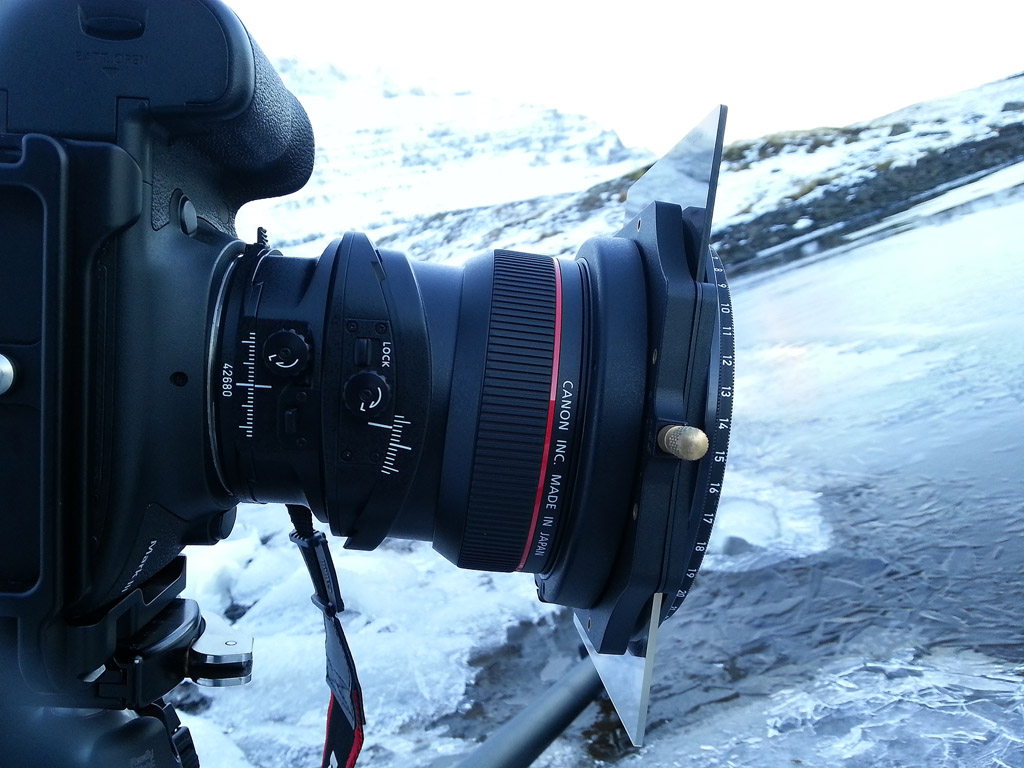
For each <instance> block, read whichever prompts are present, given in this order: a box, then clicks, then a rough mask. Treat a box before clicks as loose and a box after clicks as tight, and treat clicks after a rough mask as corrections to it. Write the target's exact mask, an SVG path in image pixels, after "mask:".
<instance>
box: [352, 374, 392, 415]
mask: <svg viewBox="0 0 1024 768" xmlns="http://www.w3.org/2000/svg"><path fill="white" fill-rule="evenodd" d="M342 398H343V399H344V401H345V405H346V406H347V407H348V409H349V410H350V411H352V413H354V414H355V415H356V416H358V417H360V418H363V419H369V418H370V417H372V416H376V415H377V414H378V413H380V412H382V411H384V410H385V409H386V408H387V407H388V403H389V402H390V401H391V388H390V387H389V386H388V381H387V379H385V378H384V377H383V376H381V375H380V374H379V373H377V372H376V371H360V372H359V373H357V374H355V375H354V376H352V377H351V378H350V379H349V380H348V381H346V382H345V387H344V389H343V390H342Z"/></svg>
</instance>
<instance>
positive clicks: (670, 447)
mask: <svg viewBox="0 0 1024 768" xmlns="http://www.w3.org/2000/svg"><path fill="white" fill-rule="evenodd" d="M658 447H659V448H661V450H663V451H664V452H665V453H670V454H672V455H673V456H675V457H676V458H677V459H682V460H683V461H700V460H701V459H702V458H704V454H706V453H707V452H708V436H707V435H705V434H704V432H703V430H700V429H698V428H697V427H688V426H683V425H678V424H677V425H672V426H668V427H664V428H663V429H662V430H661V432H659V433H658Z"/></svg>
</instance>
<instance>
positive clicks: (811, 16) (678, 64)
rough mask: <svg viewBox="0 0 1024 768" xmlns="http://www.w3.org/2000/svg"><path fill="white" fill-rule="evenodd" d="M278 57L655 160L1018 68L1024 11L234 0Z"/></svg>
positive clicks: (806, 3) (847, 117)
mask: <svg viewBox="0 0 1024 768" xmlns="http://www.w3.org/2000/svg"><path fill="white" fill-rule="evenodd" d="M229 2H230V4H231V5H232V7H234V8H235V10H236V12H237V13H238V14H239V15H240V16H241V18H242V20H243V21H244V22H245V23H246V25H247V26H248V28H249V30H250V31H251V32H252V34H253V36H254V37H255V38H256V40H257V41H258V42H259V43H260V45H261V46H262V47H263V48H264V50H265V51H266V52H267V53H268V55H269V56H270V58H271V59H272V60H273V59H275V58H277V57H301V58H302V59H303V60H305V61H309V62H313V63H315V62H324V63H331V64H334V65H335V66H336V67H338V68H339V69H341V70H342V71H345V72H348V73H351V74H370V73H376V72H383V73H385V74H387V75H389V76H390V77H393V78H395V80H396V82H398V83H401V84H403V85H405V86H419V87H423V88H425V89H431V90H437V91H452V90H462V89H465V90H472V91H475V92H478V93H488V94H498V95H500V96H501V97H503V98H505V99H508V100H510V101H515V102H528V103H539V104H543V105H548V106H553V107H557V108H559V109H561V110H563V111H575V112H580V113H582V114H587V115H589V116H591V117H593V118H595V119H596V120H597V121H598V122H600V123H602V124H603V125H605V126H606V127H608V128H612V129H615V130H616V131H618V132H619V135H620V136H621V138H622V140H623V141H624V142H625V143H626V144H627V145H634V146H643V147H646V148H648V149H650V150H652V151H654V152H655V153H658V154H661V153H663V152H664V151H665V150H667V149H668V148H669V147H670V146H671V145H672V144H673V143H674V142H675V141H676V140H677V139H678V138H679V137H680V136H681V135H682V134H683V133H685V130H686V129H687V128H688V127H689V126H690V125H692V124H693V123H695V122H696V121H697V120H699V119H700V118H701V117H703V116H704V115H705V114H707V112H708V110H709V109H710V108H711V107H712V106H714V105H715V104H718V103H724V104H727V105H728V106H729V107H730V122H729V134H728V139H729V140H736V139H741V138H753V137H756V136H761V135H764V134H766V133H771V132H775V131H780V130H788V129H798V128H813V127H817V126H820V125H846V124H848V123H850V122H854V121H858V120H868V119H871V118H873V117H877V116H879V115H882V114H885V113H887V112H890V111H893V110H896V109H898V108H900V107H904V106H907V105H908V104H911V103H914V102H917V101H922V100H925V99H930V98H935V97H938V96H943V95H947V94H951V93H954V92H957V91H960V90H963V89H966V88H970V87H973V86H976V85H980V84H981V83H984V82H988V81H991V80H995V79H998V78H1002V77H1006V76H1008V75H1011V74H1015V73H1017V72H1019V71H1021V70H1022V69H1024V60H1022V59H1021V57H1020V30H1021V29H1022V28H1024V5H1020V4H1017V3H1006V2H1002V0H999V1H997V0H977V1H976V2H973V3H971V4H970V5H969V6H965V7H958V8H957V9H956V11H955V12H954V11H953V10H952V9H946V8H943V7H942V6H940V5H930V4H925V3H917V2H906V1H905V0H863V1H861V2H856V3H851V2H847V3H828V2H821V1H820V0H789V1H788V2H786V1H783V2H778V1H777V2H763V1H762V2H750V1H749V0H738V1H737V0H734V1H733V2H712V1H711V0H705V2H700V3H696V2H687V1H685V0H675V1H674V2H665V1H664V0H659V1H657V2H640V3H621V2H620V3H608V2H600V1H598V2H594V1H593V0H516V2H514V3H481V2H479V0H435V2H416V1H415V0H392V1H391V2H378V3H373V2H359V3H353V2H344V1H339V0H288V2H285V3H282V2H280V1H279V0H229Z"/></svg>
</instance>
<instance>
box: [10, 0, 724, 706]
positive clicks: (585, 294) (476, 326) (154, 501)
mask: <svg viewBox="0 0 1024 768" xmlns="http://www.w3.org/2000/svg"><path fill="white" fill-rule="evenodd" d="M720 139H721V137H720V135H719V147H718V152H719V153H720ZM312 163H313V136H312V130H311V128H310V125H309V121H308V118H307V116H306V114H305V112H304V111H303V109H302V107H301V106H300V105H299V103H298V102H297V101H296V99H295V98H294V96H292V94H290V93H289V92H288V91H287V90H286V89H285V87H284V86H283V85H282V83H281V81H280V79H279V78H278V76H277V74H276V73H275V72H274V70H273V67H272V66H271V65H270V64H269V63H268V61H267V60H266V58H265V57H264V55H263V54H262V52H261V51H260V49H259V47H258V46H257V45H256V44H255V42H254V41H252V39H251V38H250V37H249V35H248V34H247V32H246V30H245V28H244V27H243V26H242V24H241V23H240V21H239V20H238V19H237V18H236V17H235V16H234V14H233V13H232V12H231V11H230V10H229V9H227V8H226V7H225V6H223V5H221V4H220V3H219V2H217V0H175V2H163V1H161V2H156V1H155V0H154V1H153V2H145V1H144V0H45V1H42V0H4V2H2V3H0V233H2V246H0V487H2V488H3V489H4V499H3V511H2V513H0V531H2V535H0V690H2V693H0V697H2V699H0V707H2V708H4V710H9V709H11V708H18V707H45V708H52V707H57V708H63V709H85V708H90V709H92V708H98V709H101V710H125V709H127V710H134V711H138V712H142V711H145V710H146V708H147V707H152V706H153V705H154V702H158V703H159V702H160V700H161V697H162V696H164V695H165V694H166V693H167V692H168V691H169V690H170V689H171V688H173V687H174V686H175V685H176V684H177V683H178V682H180V681H181V680H182V679H184V678H185V677H192V678H193V679H202V680H205V681H207V682H214V683H216V682H218V681H220V682H238V681H241V680H244V679H247V677H248V675H249V674H250V665H251V655H248V654H247V653H245V652H242V651H238V652H237V653H231V652H224V651H223V649H221V651H216V652H214V651H208V650H206V649H205V646H204V640H203V637H204V630H205V623H204V620H203V618H202V616H201V614H200V612H199V610H198V607H197V606H196V605H195V603H194V602H192V601H188V600H182V599H181V598H180V597H179V594H180V592H181V590H182V588H183V586H184V579H185V565H184V557H182V556H181V552H182V549H183V548H184V547H185V546H186V545H195V544H214V543H216V542H217V541H219V540H221V539H223V538H224V537H226V536H227V535H228V534H229V532H230V531H231V528H232V525H233V522H234V519H235V508H236V505H237V504H238V503H240V502H284V503H287V504H291V505H295V506H303V507H307V508H308V509H310V510H312V513H313V514H314V515H315V516H316V517H317V518H318V519H319V520H320V521H322V522H323V523H326V524H328V525H329V527H330V530H331V532H332V533H334V534H335V535H337V536H343V537H346V544H345V546H346V547H350V548H359V549H373V548H375V547H376V546H378V545H379V544H380V543H381V541H382V540H383V539H384V538H385V537H389V536H391V537H403V538H411V539H419V540H425V541H431V542H433V545H434V547H435V548H436V549H437V550H438V551H439V552H441V553H442V554H443V555H444V556H445V557H447V558H448V559H449V560H451V561H452V562H453V563H455V564H456V565H458V566H460V567H464V568H477V569H484V570H492V571H515V570H520V571H527V572H530V573H533V574H534V575H535V579H536V583H537V588H538V593H539V596H540V598H541V599H542V600H545V601H548V602H553V603H558V604H561V605H565V606H571V607H573V608H574V609H576V610H577V614H578V616H579V618H580V621H581V624H582V625H583V626H585V631H586V633H587V635H588V637H589V640H590V642H591V643H592V644H593V646H594V648H596V650H598V651H600V652H602V653H612V654H622V653H625V652H627V651H629V650H632V651H633V652H639V653H642V652H643V648H642V646H643V643H644V642H645V638H646V634H645V633H646V627H647V624H648V621H649V613H650V611H651V605H652V600H653V598H654V596H655V595H664V596H665V599H664V602H663V604H662V607H661V609H660V613H659V615H658V621H661V620H664V619H665V618H667V617H668V616H669V615H671V614H672V613H673V612H674V611H675V610H676V608H677V607H678V605H679V603H680V601H681V600H682V598H683V597H685V594H686V592H687V591H688V589H689V586H690V583H691V582H692V580H693V578H694V576H695V574H696V572H697V569H698V567H699V565H700V562H701V559H702V557H703V553H704V551H705V549H706V547H707V542H708V537H709V535H710V530H711V525H712V524H713V521H714V516H715V510H716V507H717V500H718V495H719V493H720V490H721V483H722V478H723V474H724V469H725V460H726V452H727V446H728V435H729V431H730V428H731V418H730V416H731V407H730V404H731V397H732V386H733V377H732V362H733V359H732V323H731V305H730V304H729V301H728V292H727V285H726V282H725V275H724V270H723V269H722V265H721V262H720V261H719V260H718V257H717V255H716V254H715V253H714V251H713V250H712V249H710V248H709V246H708V232H709V227H710V220H709V219H710V209H711V204H710V200H709V202H708V203H707V204H706V205H705V206H703V207H690V208H686V209H685V210H684V209H683V208H681V207H680V206H678V205H673V204H669V203H660V202H659V203H653V204H651V205H650V206H648V207H646V208H644V210H642V211H641V212H640V213H639V214H638V215H637V216H636V217H635V218H634V219H633V220H632V221H630V222H629V223H627V224H626V225H625V226H624V228H623V229H622V230H621V231H620V232H618V233H616V234H614V235H613V236H610V237H606V238H596V239H593V240H590V241H588V242H587V243H585V244H584V245H583V246H582V248H581V249H580V251H579V254H578V255H577V257H576V259H575V260H564V259H553V258H550V257H547V256H540V255H535V254H527V253H518V252H512V251H496V252H495V253H493V254H492V255H488V256H486V257H479V258H477V259H474V260H471V261H470V262H468V263H467V264H466V265H465V267H458V268H456V267H452V266H447V265H444V264H435V263H425V262H417V261H411V260H409V259H407V258H406V257H405V256H403V255H402V254H400V253H397V252H393V251H387V250H382V249H379V248H377V247H375V245H374V244H373V242H372V241H371V240H370V239H369V238H368V237H367V236H365V235H362V234H356V233H349V234H346V235H344V236H343V237H342V238H340V239H339V240H336V241H335V242H333V243H332V244H330V245H329V246H328V247H327V249H326V250H325V251H324V253H323V254H322V255H321V256H320V257H319V258H317V259H304V258H295V257H290V256H287V255H284V254H282V253H280V252H279V251H277V250H274V249H273V248H272V247H271V246H270V244H269V241H268V238H267V237H266V233H265V232H262V231H261V232H260V233H258V235H257V236H256V237H255V238H254V242H251V243H247V242H245V241H243V240H241V239H239V237H238V236H237V235H236V234H235V231H234V217H235V213H236V212H237V210H238V209H239V207H240V206H241V205H242V204H244V203H245V202H248V201H250V200H254V199H257V198H263V197H271V196H276V195H281V194H286V193H288V192H291V191H294V190H296V189H298V188H300V187H301V186H302V185H303V184H304V183H305V182H306V180H307V179H308V177H309V174H310V172H311V170H312ZM713 174H714V175H717V159H716V160H715V163H714V171H713ZM713 188H714V182H713V181H712V182H711V190H712V192H713ZM208 640H209V639H208V638H207V643H208ZM16 711H25V712H29V711H31V712H33V713H34V712H36V710H34V709H33V710H16ZM3 717H4V722H5V723H10V722H12V719H11V717H8V716H7V715H6V714H5V715H4V716H3ZM165 725H166V723H165Z"/></svg>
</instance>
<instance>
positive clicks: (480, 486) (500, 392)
mask: <svg viewBox="0 0 1024 768" xmlns="http://www.w3.org/2000/svg"><path fill="white" fill-rule="evenodd" d="M556 269H557V266H556V264H555V262H554V261H553V260H552V259H551V258H549V257H547V256H535V255H532V254H525V253H515V252H512V251H495V253H494V278H493V289H492V294H491V314H490V326H489V330H488V336H487V352H486V360H485V363H484V381H483V391H482V393H481V398H480V416H479V421H478V424H477V432H476V448H475V451H474V457H473V468H472V479H471V481H470V491H469V509H468V514H467V518H466V527H465V530H464V533H463V541H462V548H461V551H460V554H459V562H458V565H459V567H461V568H476V569H481V570H488V571H512V570H515V569H516V567H517V566H519V564H520V560H521V557H522V554H523V550H524V547H525V546H526V539H527V537H528V536H529V535H530V528H531V521H532V517H533V513H534V505H535V499H536V496H537V484H538V478H539V475H540V472H541V467H542V464H543V457H544V448H545V442H546V440H547V434H546V433H547V427H548V411H549V402H550V392H551V375H552V374H551V369H552V366H553V364H554V360H555V354H556V350H555V339H556V329H555V323H556V317H557V308H558V307H557V304H558V294H557V281H556V275H555V270H556Z"/></svg>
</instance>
